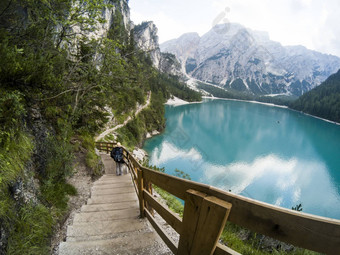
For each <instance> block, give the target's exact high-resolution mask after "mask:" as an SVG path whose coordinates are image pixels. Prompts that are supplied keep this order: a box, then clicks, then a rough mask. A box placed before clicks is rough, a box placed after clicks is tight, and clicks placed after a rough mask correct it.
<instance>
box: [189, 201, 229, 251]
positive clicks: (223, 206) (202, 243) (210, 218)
mask: <svg viewBox="0 0 340 255" xmlns="http://www.w3.org/2000/svg"><path fill="white" fill-rule="evenodd" d="M231 207H232V205H231V204H230V203H228V202H225V201H223V200H221V199H218V198H216V197H212V196H207V197H205V198H204V199H203V202H202V205H201V210H200V213H199V220H198V223H197V228H196V232H195V236H194V242H193V244H192V248H191V252H190V254H209V255H212V254H213V253H214V251H215V248H216V244H217V242H218V240H219V238H220V236H221V233H222V230H223V228H224V226H225V224H226V221H227V218H228V215H229V213H230V210H231ZM207 233H208V234H207Z"/></svg>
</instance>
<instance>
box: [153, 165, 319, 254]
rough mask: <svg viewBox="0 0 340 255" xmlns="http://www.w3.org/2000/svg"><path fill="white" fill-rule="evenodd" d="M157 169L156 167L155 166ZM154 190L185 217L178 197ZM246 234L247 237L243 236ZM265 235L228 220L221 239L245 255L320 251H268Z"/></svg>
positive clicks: (159, 189) (297, 249) (156, 188)
mask: <svg viewBox="0 0 340 255" xmlns="http://www.w3.org/2000/svg"><path fill="white" fill-rule="evenodd" d="M154 169H155V167H154ZM153 188H154V190H155V191H156V192H157V193H158V194H159V195H160V196H161V197H162V198H163V199H164V200H165V201H166V204H167V206H168V207H169V208H170V210H172V211H173V212H175V213H177V214H179V215H180V217H183V212H184V205H183V204H182V203H181V202H180V200H179V199H178V198H176V197H175V196H173V195H172V194H170V193H169V192H167V191H165V190H163V189H161V188H159V187H157V186H155V185H153ZM242 235H243V236H244V235H246V236H247V238H246V240H244V239H245V238H244V237H242ZM264 238H265V237H264V236H263V235H259V234H256V233H254V232H251V231H248V230H246V229H244V228H242V227H239V226H237V225H235V224H233V223H231V222H227V224H226V226H225V227H224V230H223V232H222V234H221V237H220V241H221V242H222V243H223V244H225V245H227V246H228V247H229V248H231V249H233V250H235V251H237V252H239V253H241V254H243V255H250V254H251V255H271V254H277V255H317V254H319V253H316V252H313V251H309V250H306V249H301V248H295V247H293V250H292V251H287V252H286V251H283V250H281V249H280V248H278V249H270V248H268V249H267V250H270V251H266V250H264V246H263V239H264Z"/></svg>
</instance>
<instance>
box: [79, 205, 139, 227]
mask: <svg viewBox="0 0 340 255" xmlns="http://www.w3.org/2000/svg"><path fill="white" fill-rule="evenodd" d="M138 217H139V209H138V208H131V209H122V210H113V211H103V212H80V213H77V214H76V215H75V216H74V220H73V224H76V223H77V222H93V221H112V220H121V219H129V218H135V219H138Z"/></svg>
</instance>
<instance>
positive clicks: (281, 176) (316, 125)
mask: <svg viewBox="0 0 340 255" xmlns="http://www.w3.org/2000/svg"><path fill="white" fill-rule="evenodd" d="M165 107H166V114H165V116H166V119H167V121H166V129H165V131H164V133H162V134H161V135H159V136H155V137H153V138H151V139H148V140H147V141H146V142H145V145H144V149H145V150H146V151H147V152H148V154H149V160H150V164H152V165H157V166H158V167H164V168H165V172H166V173H168V174H172V175H175V169H176V168H177V169H180V170H182V171H184V172H185V173H188V174H189V175H190V177H191V179H192V180H194V181H198V182H201V183H205V184H209V185H213V186H215V187H218V188H221V189H223V190H226V191H231V192H232V193H235V194H240V195H242V196H245V197H249V198H252V199H256V200H260V201H263V202H267V203H270V204H274V205H278V206H282V207H285V208H292V207H293V206H296V205H297V204H300V203H302V208H303V212H306V213H312V214H316V215H320V216H325V217H330V218H336V219H340V126H338V125H335V124H332V123H329V122H326V121H323V120H320V119H317V118H313V117H310V116H307V115H304V114H301V113H299V112H295V111H291V110H289V109H285V108H279V107H272V106H267V105H262V104H255V103H251V102H240V101H231V100H205V102H203V103H199V104H187V105H182V106H176V107H174V106H165Z"/></svg>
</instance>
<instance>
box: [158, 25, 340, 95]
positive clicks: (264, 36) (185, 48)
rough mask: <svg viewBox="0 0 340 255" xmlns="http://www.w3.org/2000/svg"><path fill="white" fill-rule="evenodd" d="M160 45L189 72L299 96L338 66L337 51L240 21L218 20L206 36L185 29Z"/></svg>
mask: <svg viewBox="0 0 340 255" xmlns="http://www.w3.org/2000/svg"><path fill="white" fill-rule="evenodd" d="M160 47H161V49H162V52H168V53H172V54H175V55H176V57H177V59H178V60H179V62H180V63H181V67H182V71H183V72H184V73H186V74H187V75H189V76H192V77H193V78H195V79H198V80H201V81H203V82H209V83H213V84H216V85H218V86H221V87H223V88H225V89H234V90H239V91H248V92H250V93H253V94H286V95H296V96H299V95H302V94H303V93H305V92H307V91H309V90H311V89H312V88H314V87H315V86H318V85H319V84H320V83H321V82H323V81H324V80H325V79H327V77H328V76H329V75H331V74H332V73H334V72H336V71H337V70H338V69H339V68H340V58H338V57H335V56H331V55H326V54H321V53H319V52H316V51H312V50H308V49H307V48H305V47H303V46H289V47H285V46H282V45H281V44H280V43H278V42H274V41H271V40H270V39H269V35H268V33H266V32H261V31H253V30H251V29H248V28H245V27H244V26H242V25H240V24H237V23H229V24H218V25H216V26H215V27H213V28H212V29H211V30H210V31H208V32H207V33H206V34H204V35H203V36H202V37H199V36H198V34H195V33H189V34H184V35H182V36H181V37H179V38H178V39H174V40H171V41H168V42H165V43H163V44H162V45H161V46H160Z"/></svg>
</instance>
